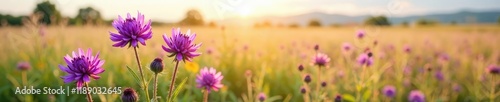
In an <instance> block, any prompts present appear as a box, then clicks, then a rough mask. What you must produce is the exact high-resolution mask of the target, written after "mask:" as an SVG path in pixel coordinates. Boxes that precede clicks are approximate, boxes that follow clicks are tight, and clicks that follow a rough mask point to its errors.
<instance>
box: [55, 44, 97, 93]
mask: <svg viewBox="0 0 500 102" xmlns="http://www.w3.org/2000/svg"><path fill="white" fill-rule="evenodd" d="M72 55H73V57H70V56H69V55H66V56H64V61H66V64H68V65H67V66H63V65H59V68H60V69H61V70H62V71H64V72H66V73H68V75H66V76H63V77H61V78H62V79H63V80H64V83H70V82H73V81H76V86H77V88H78V89H80V88H81V87H82V86H83V84H84V83H87V82H90V78H93V79H99V78H100V76H98V74H101V73H102V72H104V69H102V65H103V64H104V60H101V59H99V53H97V54H96V56H92V49H90V48H89V49H88V50H87V52H84V51H83V50H82V49H78V52H77V53H75V52H74V51H73V53H72Z"/></svg>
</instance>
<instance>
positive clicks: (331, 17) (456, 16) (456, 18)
mask: <svg viewBox="0 0 500 102" xmlns="http://www.w3.org/2000/svg"><path fill="white" fill-rule="evenodd" d="M368 17H370V16H369V15H361V16H347V15H341V14H328V13H323V12H310V13H305V14H300V15H294V16H287V17H260V18H256V19H255V20H254V21H258V22H263V21H270V22H272V23H273V24H277V23H279V24H291V23H298V24H299V25H306V24H307V23H308V22H309V20H311V19H318V20H319V21H320V22H321V24H323V26H325V25H331V24H360V23H363V21H364V20H365V19H366V18H368ZM498 17H500V10H496V11H482V12H477V11H460V12H456V13H435V14H428V15H412V16H403V17H389V21H390V22H391V23H392V24H400V23H402V22H404V21H407V22H414V21H416V20H418V19H422V18H425V19H431V20H436V21H439V22H440V23H450V22H456V23H457V24H463V23H466V22H470V21H471V20H475V22H476V23H496V22H497V20H498ZM234 21H235V22H238V20H234V19H233V20H226V22H234ZM258 22H256V23H258Z"/></svg>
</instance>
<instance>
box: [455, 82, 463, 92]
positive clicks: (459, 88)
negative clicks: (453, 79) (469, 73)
mask: <svg viewBox="0 0 500 102" xmlns="http://www.w3.org/2000/svg"><path fill="white" fill-rule="evenodd" d="M461 90H462V87H460V84H456V83H455V84H453V91H455V92H460V91H461Z"/></svg>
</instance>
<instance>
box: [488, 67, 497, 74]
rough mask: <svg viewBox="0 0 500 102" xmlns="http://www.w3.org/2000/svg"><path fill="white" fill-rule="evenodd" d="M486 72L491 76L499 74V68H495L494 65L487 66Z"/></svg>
mask: <svg viewBox="0 0 500 102" xmlns="http://www.w3.org/2000/svg"><path fill="white" fill-rule="evenodd" d="M486 70H487V71H488V72H489V73H491V74H499V73H500V67H498V66H495V65H490V66H488V68H487V69H486Z"/></svg>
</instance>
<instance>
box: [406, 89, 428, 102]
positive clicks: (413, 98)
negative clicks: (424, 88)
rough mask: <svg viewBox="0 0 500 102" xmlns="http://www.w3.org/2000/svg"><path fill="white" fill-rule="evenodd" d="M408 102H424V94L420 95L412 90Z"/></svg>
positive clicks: (420, 93)
mask: <svg viewBox="0 0 500 102" xmlns="http://www.w3.org/2000/svg"><path fill="white" fill-rule="evenodd" d="M408 101H409V102H425V96H424V93H422V92H420V91H418V90H413V91H411V92H410V95H409V96H408Z"/></svg>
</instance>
